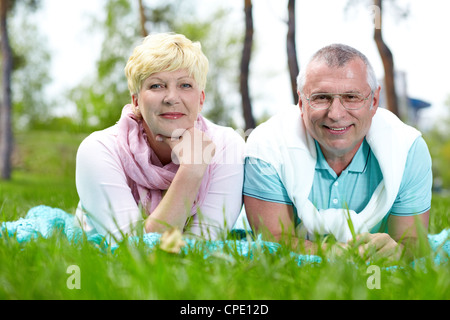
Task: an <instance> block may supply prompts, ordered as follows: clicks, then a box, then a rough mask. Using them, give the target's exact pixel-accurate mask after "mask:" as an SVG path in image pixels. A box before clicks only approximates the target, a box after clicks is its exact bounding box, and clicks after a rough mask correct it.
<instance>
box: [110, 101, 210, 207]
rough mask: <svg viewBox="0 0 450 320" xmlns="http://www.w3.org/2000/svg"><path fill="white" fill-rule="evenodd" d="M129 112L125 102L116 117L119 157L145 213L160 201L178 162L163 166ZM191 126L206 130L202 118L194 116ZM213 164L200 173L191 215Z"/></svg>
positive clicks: (206, 186)
mask: <svg viewBox="0 0 450 320" xmlns="http://www.w3.org/2000/svg"><path fill="white" fill-rule="evenodd" d="M142 121H143V120H141V119H138V118H137V117H136V115H135V114H134V113H133V111H132V107H131V105H126V106H125V107H124V108H123V110H122V115H121V117H120V119H119V122H118V123H117V124H118V127H119V130H118V135H117V143H118V146H119V157H120V160H121V161H122V165H123V167H124V169H125V174H126V176H127V178H128V183H129V185H130V187H131V191H132V193H133V197H134V199H135V200H136V203H139V201H140V202H141V204H142V206H143V207H144V208H145V210H146V212H147V214H148V215H150V214H151V213H152V212H153V210H155V208H156V206H157V205H158V204H159V203H160V202H161V199H162V191H163V190H167V189H168V188H169V186H170V184H171V182H172V180H173V178H174V177H175V174H176V172H177V170H178V168H179V165H177V164H174V163H173V162H170V163H169V164H167V165H165V166H163V165H162V163H161V161H160V160H159V159H158V157H157V156H156V154H155V152H154V151H153V150H152V149H151V148H150V146H149V145H148V144H147V135H146V133H145V130H144V127H143V125H142ZM195 127H196V128H198V129H199V130H201V131H203V132H208V128H207V126H206V123H205V120H204V118H203V117H202V116H201V115H198V118H197V121H196V122H195ZM212 167H213V165H212V164H210V165H209V166H208V168H207V169H206V172H205V175H204V176H203V180H202V183H201V185H200V190H199V192H198V195H197V199H196V200H195V201H194V204H193V205H192V208H191V215H194V214H196V213H197V209H198V208H199V207H201V205H202V204H203V201H204V199H205V197H206V194H207V193H208V190H209V182H210V174H211V171H212Z"/></svg>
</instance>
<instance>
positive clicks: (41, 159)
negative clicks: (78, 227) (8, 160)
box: [0, 131, 86, 221]
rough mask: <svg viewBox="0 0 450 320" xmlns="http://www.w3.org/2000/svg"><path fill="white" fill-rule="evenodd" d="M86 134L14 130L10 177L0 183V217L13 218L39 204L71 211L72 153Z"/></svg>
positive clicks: (74, 197)
mask: <svg viewBox="0 0 450 320" xmlns="http://www.w3.org/2000/svg"><path fill="white" fill-rule="evenodd" d="M85 136H86V134H74V133H69V132H66V131H60V132H55V131H28V132H17V133H16V135H15V138H16V148H15V150H14V154H13V166H14V171H13V174H12V179H11V180H10V181H1V182H0V217H1V218H0V220H7V221H8V220H14V219H16V218H17V217H21V216H24V215H25V214H26V213H27V211H28V210H29V209H30V208H31V207H34V206H37V205H40V204H46V205H49V206H55V207H59V208H62V209H64V210H66V211H68V212H74V211H75V208H76V205H77V203H78V195H77V192H76V189H75V156H76V151H77V149H78V146H79V144H80V143H81V141H82V140H83V138H84V137H85Z"/></svg>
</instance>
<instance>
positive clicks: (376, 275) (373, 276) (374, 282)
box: [366, 265, 381, 290]
mask: <svg viewBox="0 0 450 320" xmlns="http://www.w3.org/2000/svg"><path fill="white" fill-rule="evenodd" d="M366 273H367V274H370V276H369V277H368V278H367V281H366V286H367V289H369V290H373V289H381V269H380V267H379V266H377V265H371V266H369V267H368V268H367V270H366Z"/></svg>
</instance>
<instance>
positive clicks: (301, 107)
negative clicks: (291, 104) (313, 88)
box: [297, 91, 303, 116]
mask: <svg viewBox="0 0 450 320" xmlns="http://www.w3.org/2000/svg"><path fill="white" fill-rule="evenodd" d="M297 94H298V107H299V108H300V113H301V115H302V116H303V99H302V96H301V94H300V91H297Z"/></svg>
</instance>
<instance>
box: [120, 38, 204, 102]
mask: <svg viewBox="0 0 450 320" xmlns="http://www.w3.org/2000/svg"><path fill="white" fill-rule="evenodd" d="M208 67H209V63H208V59H207V58H206V56H205V55H204V54H203V52H202V49H201V45H200V43H199V42H192V41H191V40H189V39H188V38H186V37H185V36H184V35H182V34H175V33H158V34H151V35H149V36H147V37H145V38H144V40H143V42H142V44H140V45H138V46H137V47H136V48H135V49H134V51H133V54H132V55H131V57H130V58H129V59H128V62H127V65H126V67H125V75H126V77H127V79H128V89H129V90H130V94H131V95H135V94H138V93H139V91H140V90H141V87H142V83H143V82H144V81H145V79H147V78H148V77H149V76H150V75H152V74H154V73H157V72H162V71H169V72H170V71H176V70H179V69H186V70H188V72H189V75H190V76H192V77H193V78H194V80H195V81H196V82H197V85H198V86H199V88H200V90H205V87H206V76H207V74H208Z"/></svg>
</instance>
